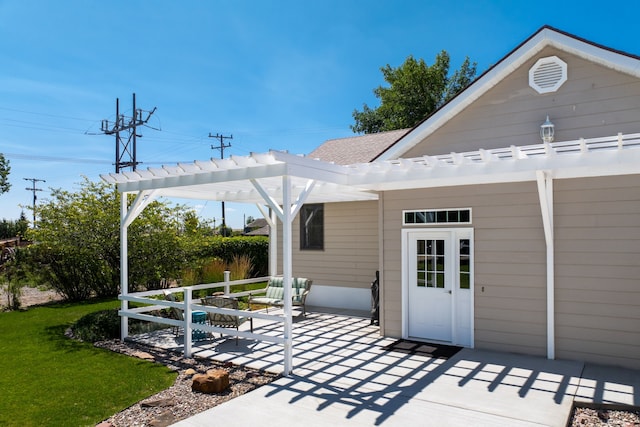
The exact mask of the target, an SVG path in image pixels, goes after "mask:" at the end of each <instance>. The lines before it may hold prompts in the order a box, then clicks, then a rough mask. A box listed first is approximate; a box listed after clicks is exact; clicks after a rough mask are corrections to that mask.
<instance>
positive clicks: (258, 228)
mask: <svg viewBox="0 0 640 427" xmlns="http://www.w3.org/2000/svg"><path fill="white" fill-rule="evenodd" d="M242 234H243V235H244V236H268V235H269V223H268V222H267V220H266V219H264V218H258V219H256V220H254V221H251V222H250V223H249V224H247V225H245V227H244V232H243V233H242Z"/></svg>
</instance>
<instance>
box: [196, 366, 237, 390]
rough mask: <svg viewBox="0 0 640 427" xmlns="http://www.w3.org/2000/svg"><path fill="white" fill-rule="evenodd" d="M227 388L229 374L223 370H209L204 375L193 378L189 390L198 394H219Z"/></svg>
mask: <svg viewBox="0 0 640 427" xmlns="http://www.w3.org/2000/svg"><path fill="white" fill-rule="evenodd" d="M228 387H229V373H228V372H227V371H225V370H224V369H211V370H209V371H207V373H206V374H196V375H194V376H193V383H192V384H191V390H193V391H199V392H200V393H207V394H212V393H220V392H223V391H224V390H226V389H227V388H228Z"/></svg>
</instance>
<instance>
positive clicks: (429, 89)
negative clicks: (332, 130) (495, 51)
mask: <svg viewBox="0 0 640 427" xmlns="http://www.w3.org/2000/svg"><path fill="white" fill-rule="evenodd" d="M449 64H450V59H449V54H448V53H447V52H446V51H444V50H443V51H441V52H440V53H438V55H436V59H435V62H434V63H433V65H427V64H426V63H425V62H424V60H423V59H420V60H416V59H414V58H413V56H412V55H409V57H407V59H406V60H405V61H404V63H403V64H402V65H400V66H399V67H397V68H393V67H391V66H390V65H389V64H387V65H386V66H384V67H382V68H381V69H380V71H382V75H383V77H384V80H385V81H386V82H387V83H388V84H389V87H383V86H378V87H377V88H376V89H374V91H373V93H374V94H375V96H376V98H379V99H380V106H379V107H377V108H371V107H369V106H368V105H367V104H364V105H363V108H362V111H358V110H357V109H356V110H354V111H353V118H354V120H355V124H353V125H351V130H352V131H353V132H354V133H361V132H364V133H377V132H384V131H390V130H395V129H404V128H409V127H413V126H415V125H416V124H418V123H420V121H422V120H423V119H425V118H426V117H427V116H429V115H430V114H431V113H433V112H434V111H436V110H437V109H438V108H440V107H441V106H442V105H444V104H445V103H446V102H447V101H449V100H450V99H451V98H453V97H454V96H455V95H457V94H458V93H459V92H460V91H461V90H462V89H464V88H465V87H467V86H468V85H469V84H470V83H471V82H472V81H473V79H474V78H475V75H476V66H477V64H476V63H475V62H474V63H471V62H470V60H469V58H468V57H467V58H465V60H464V62H463V63H462V65H461V66H460V68H459V69H458V70H456V71H455V72H454V73H453V74H452V75H449Z"/></svg>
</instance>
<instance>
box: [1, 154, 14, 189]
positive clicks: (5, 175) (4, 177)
mask: <svg viewBox="0 0 640 427" xmlns="http://www.w3.org/2000/svg"><path fill="white" fill-rule="evenodd" d="M10 171H11V166H9V160H7V159H5V158H4V155H3V154H2V153H0V194H2V193H6V192H7V191H9V189H10V188H11V184H10V183H9V172H10Z"/></svg>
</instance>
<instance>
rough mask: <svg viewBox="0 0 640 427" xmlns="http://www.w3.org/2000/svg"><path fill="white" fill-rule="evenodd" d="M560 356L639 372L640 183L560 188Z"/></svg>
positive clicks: (628, 180) (585, 182)
mask: <svg viewBox="0 0 640 427" xmlns="http://www.w3.org/2000/svg"><path fill="white" fill-rule="evenodd" d="M555 217H556V219H555V221H556V224H555V229H556V354H557V357H559V358H567V359H580V360H587V361H590V362H595V363H607V364H619V365H622V366H628V367H632V368H636V369H637V368H640V280H639V278H640V263H639V262H638V260H639V259H640V176H637V175H634V176H620V177H609V178H590V179H573V180H561V181H556V183H555Z"/></svg>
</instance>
